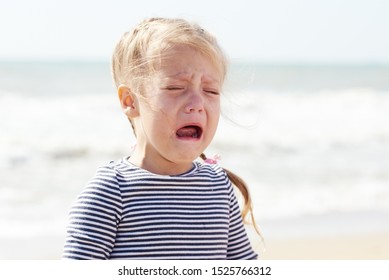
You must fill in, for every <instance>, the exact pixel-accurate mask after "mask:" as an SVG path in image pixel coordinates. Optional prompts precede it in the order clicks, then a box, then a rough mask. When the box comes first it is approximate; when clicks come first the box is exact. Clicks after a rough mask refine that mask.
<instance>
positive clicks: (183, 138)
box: [176, 135, 201, 141]
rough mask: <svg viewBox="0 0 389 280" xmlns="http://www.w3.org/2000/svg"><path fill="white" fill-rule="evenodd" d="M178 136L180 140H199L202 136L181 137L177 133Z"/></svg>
mask: <svg viewBox="0 0 389 280" xmlns="http://www.w3.org/2000/svg"><path fill="white" fill-rule="evenodd" d="M176 138H177V139H178V140H183V141H199V140H200V139H201V136H200V137H196V138H195V137H179V136H177V135H176Z"/></svg>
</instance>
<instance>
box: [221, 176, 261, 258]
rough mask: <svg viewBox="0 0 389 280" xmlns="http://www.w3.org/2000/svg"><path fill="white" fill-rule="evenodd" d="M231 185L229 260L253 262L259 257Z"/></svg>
mask: <svg viewBox="0 0 389 280" xmlns="http://www.w3.org/2000/svg"><path fill="white" fill-rule="evenodd" d="M228 184H229V186H228V187H229V196H230V220H229V231H228V246H227V259H232V260H253V259H257V258H258V255H257V254H256V253H255V252H254V250H253V248H252V246H251V243H250V240H249V238H248V236H247V233H246V229H245V227H244V224H243V220H242V216H241V212H240V208H239V204H238V200H237V198H236V195H235V192H234V189H233V187H232V184H231V182H230V181H229V180H228Z"/></svg>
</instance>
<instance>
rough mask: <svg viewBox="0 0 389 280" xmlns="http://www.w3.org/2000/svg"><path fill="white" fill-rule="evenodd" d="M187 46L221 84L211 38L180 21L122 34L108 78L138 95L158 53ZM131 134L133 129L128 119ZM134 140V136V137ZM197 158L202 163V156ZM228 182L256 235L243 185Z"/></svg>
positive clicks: (223, 66) (157, 21) (221, 62)
mask: <svg viewBox="0 0 389 280" xmlns="http://www.w3.org/2000/svg"><path fill="white" fill-rule="evenodd" d="M180 44H182V45H185V46H190V47H193V48H194V49H196V50H197V51H199V52H200V53H201V54H203V55H204V56H206V57H207V58H209V59H210V60H211V61H212V63H213V64H214V65H215V66H217V67H218V69H219V71H220V75H221V79H222V82H223V81H224V79H225V76H226V72H227V59H226V57H225V55H224V53H223V51H222V49H221V48H220V46H219V45H218V43H217V41H216V39H215V37H213V36H212V35H211V34H210V33H208V32H207V31H205V30H204V29H202V28H201V27H200V26H198V25H197V24H192V23H189V22H187V21H186V20H183V19H168V18H150V19H146V20H144V21H142V22H141V23H139V24H138V25H137V26H136V27H135V28H134V29H132V30H131V31H129V32H127V33H125V34H124V35H123V36H122V38H121V39H120V41H119V43H118V44H117V46H116V48H115V51H114V54H113V56H112V75H113V79H114V82H115V84H116V86H117V87H119V86H120V85H122V84H124V85H126V86H128V87H129V88H130V89H131V91H132V92H134V93H136V94H142V92H143V88H142V87H143V84H144V82H145V81H146V80H147V79H148V78H149V77H150V76H151V75H152V74H153V73H154V72H155V71H156V65H157V63H158V62H159V61H160V59H161V56H162V53H163V52H164V51H166V50H167V49H169V48H171V47H173V46H176V45H180ZM130 122H131V125H132V128H133V130H134V133H135V129H134V125H133V123H132V120H131V119H130ZM135 136H136V135H135ZM200 157H201V158H202V159H203V160H205V159H206V156H205V155H204V154H201V155H200ZM225 171H226V173H227V175H228V178H229V179H230V181H231V182H232V184H234V185H235V186H236V187H237V188H238V189H239V191H240V192H241V193H242V195H243V198H244V206H243V209H242V218H243V220H244V221H245V220H246V217H247V215H248V214H250V217H251V222H252V224H253V226H254V228H255V230H256V231H257V232H258V233H259V230H258V228H257V226H256V223H255V220H254V217H253V214H252V202H251V197H250V194H249V191H248V187H247V185H246V184H245V182H244V181H243V180H242V179H241V178H240V177H239V176H237V175H236V174H234V173H232V172H231V171H229V170H226V169H225Z"/></svg>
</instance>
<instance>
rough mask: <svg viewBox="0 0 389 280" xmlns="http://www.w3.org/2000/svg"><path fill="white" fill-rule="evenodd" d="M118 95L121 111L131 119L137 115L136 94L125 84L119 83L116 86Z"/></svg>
mask: <svg viewBox="0 0 389 280" xmlns="http://www.w3.org/2000/svg"><path fill="white" fill-rule="evenodd" d="M118 96H119V100H120V105H121V106H122V109H123V112H124V114H126V116H127V117H129V118H131V119H132V118H135V117H137V116H139V106H138V99H137V96H136V95H135V94H134V93H132V92H131V90H130V89H129V88H128V87H127V86H125V85H120V86H119V87H118Z"/></svg>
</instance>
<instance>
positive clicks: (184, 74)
mask: <svg viewBox="0 0 389 280" xmlns="http://www.w3.org/2000/svg"><path fill="white" fill-rule="evenodd" d="M165 78H166V79H180V80H186V81H189V80H190V79H191V75H190V74H189V73H187V72H179V73H176V74H173V75H167V76H166V77H165ZM204 80H205V82H212V83H213V82H215V83H218V84H220V79H216V78H213V77H212V76H210V75H202V77H201V81H204Z"/></svg>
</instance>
